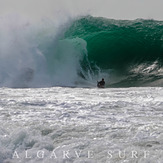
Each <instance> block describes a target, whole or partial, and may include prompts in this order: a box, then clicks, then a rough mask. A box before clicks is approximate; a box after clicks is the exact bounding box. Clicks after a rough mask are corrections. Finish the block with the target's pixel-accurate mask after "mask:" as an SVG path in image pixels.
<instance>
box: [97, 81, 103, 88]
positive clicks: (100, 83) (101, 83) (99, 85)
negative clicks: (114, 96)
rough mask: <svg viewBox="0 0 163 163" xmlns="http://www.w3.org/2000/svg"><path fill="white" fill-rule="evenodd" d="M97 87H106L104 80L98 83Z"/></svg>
mask: <svg viewBox="0 0 163 163" xmlns="http://www.w3.org/2000/svg"><path fill="white" fill-rule="evenodd" d="M97 86H98V87H104V86H105V81H104V80H102V81H100V82H98V83H97Z"/></svg>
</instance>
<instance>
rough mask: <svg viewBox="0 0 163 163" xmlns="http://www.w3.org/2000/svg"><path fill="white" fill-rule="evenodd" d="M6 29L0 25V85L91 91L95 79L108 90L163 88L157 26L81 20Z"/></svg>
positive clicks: (162, 45) (162, 46)
mask: <svg viewBox="0 0 163 163" xmlns="http://www.w3.org/2000/svg"><path fill="white" fill-rule="evenodd" d="M7 27H8V28H7V30H6V28H5V29H3V26H2V25H1V35H2V36H3V37H1V38H2V39H3V44H1V47H0V49H1V55H0V66H1V67H0V85H1V86H8V87H46V86H75V87H81V86H88V87H92V86H96V81H97V80H98V79H99V78H101V77H104V78H105V79H106V81H108V82H109V84H108V85H107V86H110V87H124V86H125V87H129V86H155V85H157V86H162V85H163V82H162V72H163V71H162V63H163V28H162V27H163V22H161V21H154V20H134V21H123V20H111V19H105V18H95V17H91V16H86V17H82V18H78V19H75V20H73V21H72V22H71V23H67V24H64V26H63V24H62V26H55V25H54V24H50V23H49V24H48V25H47V26H46V28H45V26H44V25H43V26H41V27H36V26H35V27H33V26H32V25H29V24H26V25H24V24H23V25H20V26H14V27H13V26H12V27H11V26H8V25H7ZM3 31H6V33H4V32H3ZM6 35H7V36H8V37H6ZM4 38H6V39H4ZM1 42H2V40H1Z"/></svg>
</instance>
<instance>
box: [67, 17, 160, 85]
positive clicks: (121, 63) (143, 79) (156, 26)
mask: <svg viewBox="0 0 163 163" xmlns="http://www.w3.org/2000/svg"><path fill="white" fill-rule="evenodd" d="M65 37H66V38H69V39H72V38H82V39H83V40H85V41H86V42H87V51H88V60H89V63H90V64H91V68H92V69H93V71H96V70H97V67H99V69H100V70H101V71H103V72H108V73H109V75H108V77H107V76H106V77H107V80H108V81H109V82H110V84H109V85H108V86H115V87H117V86H118V87H124V86H125V87H128V86H162V85H163V81H162V80H161V79H162V76H163V71H162V65H163V22H162V21H155V20H143V19H137V20H133V21H129V20H113V19H106V18H94V17H91V16H88V17H84V18H81V19H79V20H76V21H75V22H74V23H73V24H72V26H71V27H70V28H69V29H68V30H67V32H66V33H65ZM84 62H85V61H84ZM109 70H110V71H109Z"/></svg>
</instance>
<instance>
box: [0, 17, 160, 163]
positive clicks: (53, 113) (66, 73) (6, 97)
mask: <svg viewBox="0 0 163 163" xmlns="http://www.w3.org/2000/svg"><path fill="white" fill-rule="evenodd" d="M15 20H16V21H15ZM0 36H1V37H0V42H1V44H0V124H1V126H0V163H122V162H123V163H162V162H163V132H162V131H163V118H162V117H163V111H162V108H163V87H162V86H163V21H156V20H143V19H136V20H113V19H106V18H101V17H92V16H84V17H77V18H69V19H68V20H65V21H64V22H63V21H62V22H60V21H59V22H56V21H55V20H50V19H46V20H44V19H43V20H42V21H41V22H39V23H38V22H37V23H34V22H29V21H26V20H25V19H21V18H20V17H13V16H11V17H0ZM101 78H104V79H105V82H106V88H105V89H98V88H96V85H97V81H99V80H101Z"/></svg>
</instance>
